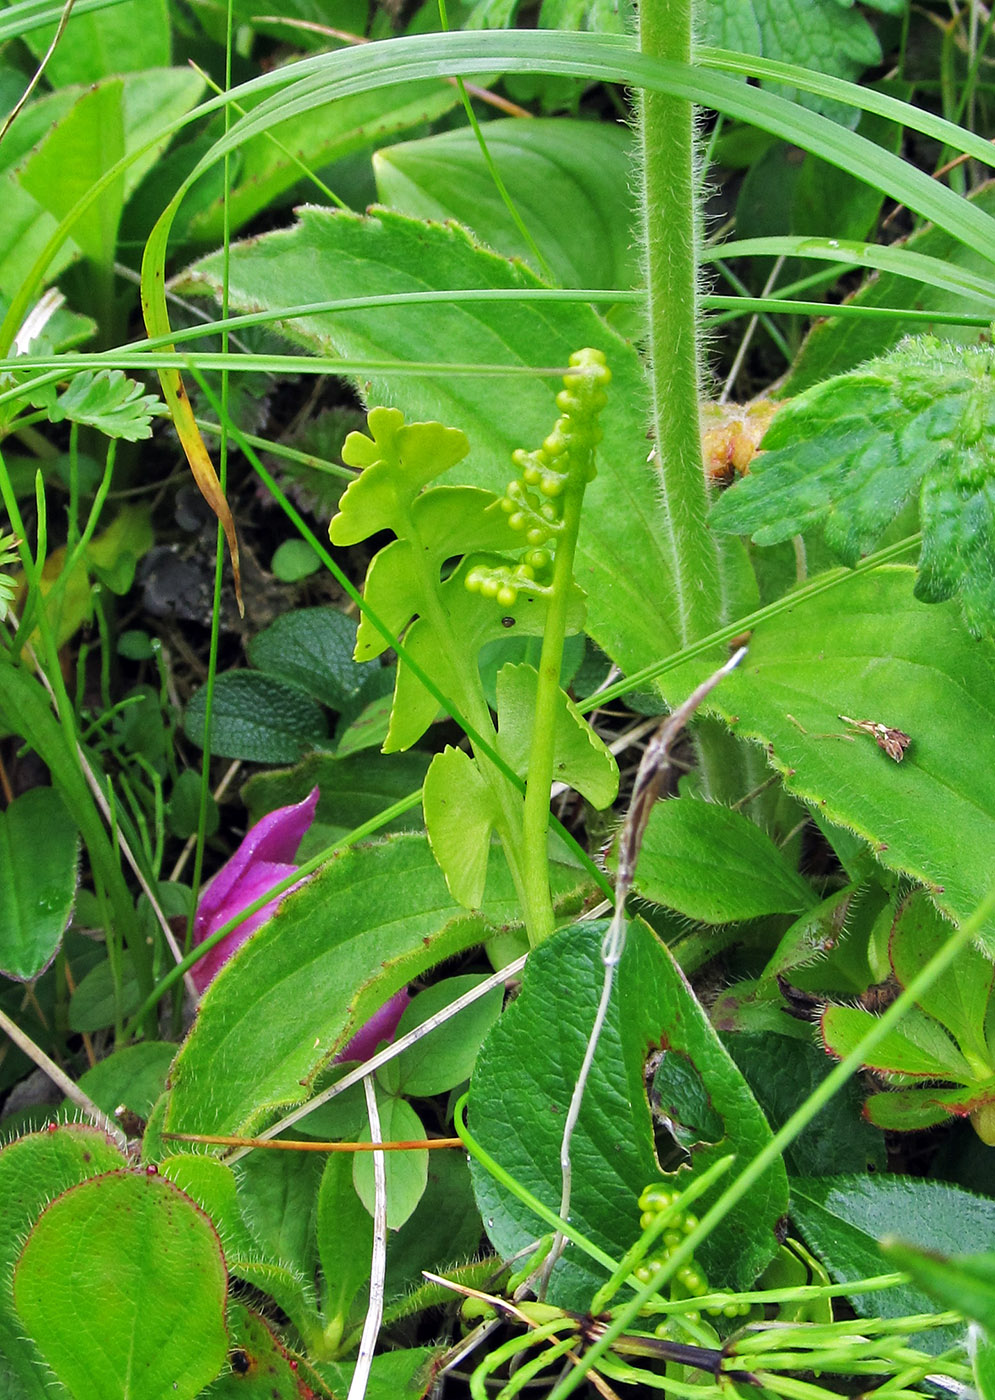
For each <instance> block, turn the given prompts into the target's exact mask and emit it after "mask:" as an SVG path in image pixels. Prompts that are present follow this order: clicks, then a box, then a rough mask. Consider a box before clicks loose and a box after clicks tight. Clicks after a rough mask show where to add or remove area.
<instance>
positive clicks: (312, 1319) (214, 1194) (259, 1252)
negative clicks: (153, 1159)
mask: <svg viewBox="0 0 995 1400" xmlns="http://www.w3.org/2000/svg"><path fill="white" fill-rule="evenodd" d="M147 1141H148V1133H146V1142H147ZM170 1146H172V1144H170ZM280 1155H283V1156H286V1155H289V1154H285V1153H284V1154H280ZM159 1169H160V1171H161V1172H162V1174H163V1175H164V1176H166V1177H168V1178H169V1180H170V1181H174V1182H175V1183H176V1185H177V1186H178V1187H179V1188H180V1190H181V1191H185V1192H186V1194H187V1195H188V1196H189V1197H190V1198H191V1199H192V1200H194V1201H196V1202H197V1204H198V1205H199V1206H200V1208H201V1209H202V1210H204V1211H206V1212H207V1214H208V1215H209V1216H210V1218H211V1221H212V1222H213V1224H214V1228H215V1229H216V1230H217V1232H218V1235H219V1236H220V1239H221V1245H222V1248H223V1249H224V1254H225V1260H226V1262H227V1264H228V1268H229V1270H230V1271H231V1273H233V1274H234V1275H236V1276H237V1277H238V1278H240V1279H242V1280H243V1281H244V1282H245V1283H248V1284H250V1285H251V1286H252V1287H253V1288H257V1289H259V1291H260V1292H261V1293H268V1294H269V1296H270V1297H271V1298H272V1299H273V1300H274V1302H275V1303H276V1304H277V1305H278V1307H280V1308H281V1309H282V1310H283V1311H284V1312H285V1313H286V1314H287V1316H288V1317H290V1318H292V1319H293V1320H294V1324H295V1326H297V1327H298V1328H299V1329H301V1330H302V1331H303V1332H306V1331H307V1329H308V1328H314V1327H317V1326H318V1325H319V1320H318V1314H317V1311H316V1306H315V1295H314V1280H313V1278H310V1279H305V1278H304V1276H303V1275H302V1274H301V1272H300V1269H299V1268H297V1267H296V1266H295V1265H293V1264H292V1263H288V1262H287V1261H286V1260H283V1259H280V1258H279V1257H278V1256H277V1255H275V1254H273V1253H272V1252H271V1251H270V1250H268V1249H267V1248H266V1247H264V1245H263V1244H261V1242H260V1240H259V1238H258V1235H257V1234H256V1233H254V1232H253V1231H252V1230H250V1228H249V1226H248V1224H247V1223H246V1219H245V1215H244V1214H243V1210H242V1201H240V1199H239V1193H238V1187H237V1184H236V1180H235V1175H234V1172H233V1171H232V1169H231V1167H229V1166H226V1165H225V1163H224V1162H220V1161H218V1160H217V1158H215V1157H206V1156H204V1155H203V1154H202V1153H198V1154H197V1155H196V1156H191V1155H189V1154H185V1155H181V1156H177V1157H167V1158H165V1159H164V1161H163V1162H162V1163H161V1164H160V1168H159ZM246 1204H247V1206H248V1208H249V1211H248V1213H249V1214H250V1216H251V1215H252V1214H253V1211H252V1202H251V1200H250V1201H248V1202H246Z"/></svg>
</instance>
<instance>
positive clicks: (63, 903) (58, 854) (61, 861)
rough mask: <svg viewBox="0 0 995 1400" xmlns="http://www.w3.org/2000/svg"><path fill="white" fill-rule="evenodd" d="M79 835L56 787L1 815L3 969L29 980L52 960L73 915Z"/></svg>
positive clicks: (7, 974)
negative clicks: (70, 916)
mask: <svg viewBox="0 0 995 1400" xmlns="http://www.w3.org/2000/svg"><path fill="white" fill-rule="evenodd" d="M78 864H79V831H78V829H77V827H76V823H75V822H74V821H73V820H72V818H71V817H70V815H69V813H68V811H67V810H66V805H65V803H64V802H63V800H62V798H61V797H60V796H59V793H58V792H57V791H56V790H55V789H54V788H47V787H39V788H34V789H32V790H31V791H30V792H26V793H24V794H23V795H22V796H21V797H17V798H15V799H14V801H13V802H11V803H10V805H9V806H8V807H7V810H6V811H5V812H0V869H2V870H3V871H4V876H3V879H2V880H0V971H2V973H3V975H4V976H5V977H14V978H16V979H17V980H18V981H21V982H27V981H30V980H31V979H33V978H35V977H37V976H38V975H39V974H40V973H41V972H42V971H43V970H44V969H45V968H46V967H47V966H48V964H49V963H50V962H51V961H52V959H53V958H54V957H55V954H56V951H57V950H58V947H59V944H60V943H61V941H62V934H63V931H64V929H65V927H66V924H67V923H68V922H69V915H70V914H71V913H72V907H73V900H74V899H75V896H76V877H77V866H78Z"/></svg>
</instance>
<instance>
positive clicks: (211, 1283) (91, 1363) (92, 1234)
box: [14, 1171, 228, 1400]
mask: <svg viewBox="0 0 995 1400" xmlns="http://www.w3.org/2000/svg"><path fill="white" fill-rule="evenodd" d="M227 1286H228V1277H227V1273H226V1271H225V1262H224V1258H223V1256H222V1253H221V1246H220V1245H219V1243H218V1237H217V1235H216V1234H215V1231H214V1227H213V1226H212V1225H211V1222H210V1221H209V1220H208V1218H207V1216H206V1215H204V1213H203V1212H202V1211H201V1210H200V1209H199V1208H198V1207H197V1206H195V1205H194V1204H193V1202H192V1201H191V1200H189V1199H188V1198H187V1197H186V1196H184V1195H183V1193H182V1192H181V1191H179V1190H177V1188H176V1187H175V1186H173V1185H172V1184H171V1183H170V1182H168V1181H166V1180H164V1179H163V1178H161V1177H158V1176H148V1175H147V1174H145V1173H141V1174H137V1173H135V1172H130V1171H122V1172H112V1173H109V1174H108V1175H106V1176H99V1177H94V1178H93V1179H92V1180H90V1181H86V1182H83V1184H82V1185H80V1186H76V1187H74V1188H73V1189H72V1190H70V1191H67V1192H65V1193H64V1194H63V1195H62V1196H59V1197H58V1199H57V1200H55V1201H53V1203H52V1204H51V1205H50V1206H49V1207H48V1209H47V1210H46V1211H45V1212H44V1214H43V1215H42V1216H41V1218H40V1220H39V1221H38V1223H37V1225H36V1226H35V1227H34V1229H33V1230H32V1231H31V1234H30V1236H29V1238H28V1242H27V1244H26V1245H25V1247H24V1250H23V1252H22V1254H21V1257H20V1260H19V1261H18V1265H17V1269H16V1271H15V1274H14V1306H15V1307H16V1309H17V1313H18V1316H19V1317H20V1319H21V1322H22V1323H23V1325H24V1327H25V1328H26V1329H27V1331H28V1332H29V1333H30V1335H31V1336H32V1337H33V1339H34V1340H35V1342H36V1343H37V1345H38V1349H39V1351H40V1352H41V1354H42V1355H43V1356H44V1358H45V1360H46V1361H47V1362H48V1364H49V1366H51V1368H52V1370H53V1371H54V1372H55V1374H56V1375H57V1376H58V1377H59V1379H60V1380H61V1381H62V1382H63V1384H64V1385H65V1386H66V1387H67V1389H68V1390H70V1391H71V1392H72V1394H73V1396H74V1397H75V1400H118V1397H120V1400H162V1397H163V1396H164V1395H169V1396H170V1397H175V1400H193V1397H194V1396H195V1395H197V1394H198V1393H199V1392H200V1391H201V1390H202V1389H203V1387H204V1386H205V1385H207V1383H208V1382H209V1381H212V1380H213V1379H214V1377H215V1376H216V1375H217V1374H218V1372H219V1371H220V1369H221V1367H222V1366H223V1365H224V1361H225V1356H226V1354H227V1349H228V1336H227V1333H226V1331H225V1320H224V1305H225V1293H226V1291H227Z"/></svg>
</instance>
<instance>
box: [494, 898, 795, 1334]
mask: <svg viewBox="0 0 995 1400" xmlns="http://www.w3.org/2000/svg"><path fill="white" fill-rule="evenodd" d="M603 933H604V925H603V924H576V925H574V926H573V927H572V928H567V929H563V930H561V931H560V932H558V933H555V934H554V935H553V936H552V937H551V938H549V939H547V940H546V942H545V943H542V944H540V946H539V947H538V948H536V949H535V950H534V951H533V953H532V955H531V957H530V959H529V962H528V965H527V967H526V969H525V974H524V979H523V983H522V990H521V992H520V993H519V996H518V997H517V998H516V1000H515V1001H514V1002H512V1004H511V1005H510V1006H509V1007H508V1009H507V1010H506V1011H505V1013H504V1014H503V1015H502V1017H501V1019H500V1020H499V1021H498V1022H497V1024H496V1025H495V1026H494V1029H493V1030H492V1031H491V1033H490V1034H489V1035H488V1037H487V1039H486V1040H485V1042H484V1044H483V1046H482V1047H481V1050H480V1053H479V1055H478V1057H477V1063H476V1067H475V1069H474V1073H473V1079H472V1083H471V1086H470V1102H469V1127H470V1131H471V1132H472V1133H473V1135H474V1137H475V1138H476V1139H477V1140H478V1142H480V1144H481V1146H483V1147H484V1148H485V1149H486V1150H487V1151H488V1152H489V1153H490V1154H491V1155H492V1156H493V1157H494V1158H495V1159H496V1160H497V1161H498V1162H499V1163H500V1164H501V1166H502V1167H503V1168H504V1169H505V1170H506V1171H508V1172H509V1173H510V1174H511V1175H512V1176H514V1177H515V1178H516V1180H518V1181H519V1182H520V1183H521V1184H522V1185H524V1186H526V1187H527V1188H528V1189H529V1190H530V1191H531V1192H532V1193H533V1194H534V1195H536V1196H538V1197H539V1198H540V1200H542V1201H543V1202H544V1203H545V1204H546V1205H547V1206H550V1207H552V1208H553V1209H554V1210H555V1209H557V1208H558V1206H559V1203H560V1192H561V1176H560V1143H561V1138H562V1135H563V1120H564V1115H565V1113H566V1111H567V1106H568V1104H569V1102H570V1096H571V1092H572V1090H573V1086H574V1083H575V1081H576V1077H577V1072H578V1069H579V1067H580V1064H581V1062H582V1060H583V1058H584V1054H585V1050H586V1047H587V1041H588V1037H589V1035H590V1031H591V1022H592V1019H593V1016H594V1007H595V1006H596V1004H597V1001H598V997H599V995H600V992H601V985H602V978H603V975H604V967H603V965H602V962H601V957H600V948H601V939H602V936H603ZM617 978H618V980H617V982H616V984H615V989H614V994H613V997H612V1000H611V1004H610V1007H609V1011H608V1016H607V1020H606V1023H605V1026H604V1030H603V1032H602V1035H601V1038H600V1041H599V1045H598V1050H597V1053H596V1054H595V1057H594V1062H593V1063H594V1069H593V1073H592V1074H591V1077H590V1079H589V1080H588V1084H587V1090H586V1093H585V1096H584V1101H583V1104H582V1106H581V1111H580V1118H579V1120H578V1123H577V1127H576V1129H575V1132H574V1136H573V1146H572V1156H573V1164H574V1167H573V1189H572V1195H571V1204H570V1219H571V1222H572V1223H573V1224H574V1225H575V1226H576V1227H577V1228H578V1229H579V1230H581V1231H582V1232H583V1233H584V1234H585V1235H586V1236H587V1237H588V1238H589V1239H590V1240H592V1241H593V1242H594V1243H595V1244H596V1245H599V1246H600V1247H601V1248H602V1249H604V1250H607V1251H608V1252H610V1253H611V1254H612V1255H613V1256H614V1257H616V1258H618V1257H621V1255H622V1253H623V1252H624V1250H626V1249H627V1248H628V1247H629V1246H630V1245H631V1244H632V1243H633V1242H634V1240H635V1239H636V1237H637V1236H638V1234H639V1207H638V1204H637V1201H638V1197H639V1195H640V1193H641V1191H642V1190H643V1188H644V1187H645V1186H647V1185H648V1184H649V1183H650V1182H652V1181H655V1180H657V1179H659V1178H661V1177H664V1176H667V1174H666V1173H663V1172H662V1171H661V1169H660V1164H659V1162H658V1160H657V1157H656V1153H655V1151H654V1134H653V1122H652V1119H651V1115H650V1109H649V1104H648V1102H647V1097H646V1085H645V1071H646V1057H647V1053H648V1050H649V1049H650V1048H655V1047H659V1048H660V1049H661V1050H663V1051H664V1052H665V1056H668V1057H669V1056H671V1055H673V1056H674V1057H675V1058H676V1059H677V1060H678V1061H679V1062H681V1063H682V1064H690V1065H693V1066H694V1068H695V1070H696V1071H697V1076H698V1080H699V1083H700V1084H701V1085H703V1086H704V1091H705V1093H706V1094H707V1097H708V1102H709V1107H710V1109H711V1111H712V1112H713V1113H715V1114H716V1115H717V1117H718V1119H719V1121H720V1124H721V1129H720V1132H719V1133H718V1135H717V1139H716V1140H715V1141H713V1142H711V1143H708V1144H703V1143H697V1144H695V1145H694V1146H693V1147H692V1149H691V1153H690V1165H689V1166H682V1167H680V1168H679V1169H678V1170H677V1171H676V1172H674V1173H671V1174H670V1175H669V1177H667V1179H668V1180H669V1181H671V1182H672V1183H673V1185H674V1189H676V1190H681V1189H683V1187H684V1185H685V1184H686V1183H687V1182H689V1181H691V1180H692V1179H693V1177H694V1176H695V1175H697V1174H698V1173H700V1172H701V1171H703V1170H704V1169H705V1168H706V1167H707V1166H709V1165H710V1164H711V1163H712V1162H714V1161H715V1160H717V1158H719V1157H721V1156H724V1155H725V1154H726V1153H728V1152H736V1153H737V1154H740V1155H741V1157H742V1160H744V1161H746V1160H750V1159H752V1158H753V1157H754V1156H755V1155H756V1153H757V1152H758V1151H759V1150H760V1148H761V1147H762V1146H763V1144H764V1143H765V1142H768V1141H769V1140H770V1130H769V1128H768V1127H767V1124H766V1122H765V1121H764V1118H763V1115H762V1114H761V1112H760V1110H759V1108H758V1107H757V1105H756V1102H755V1100H754V1099H753V1096H752V1094H751V1093H750V1091H749V1089H748V1088H747V1085H746V1081H745V1080H744V1079H743V1077H742V1075H741V1074H740V1072H739V1070H738V1069H736V1067H735V1065H734V1064H733V1062H732V1060H731V1059H730V1057H729V1055H728V1054H727V1052H726V1051H725V1050H724V1049H723V1048H722V1046H721V1044H720V1042H719V1040H718V1038H717V1036H716V1034H715V1032H714V1031H713V1030H712V1028H711V1026H710V1025H709V1023H708V1020H707V1018H706V1017H705V1015H704V1013H703V1011H702V1010H701V1007H700V1006H699V1005H698V1003H697V1001H696V1000H695V999H694V997H693V996H692V994H691V991H690V989H689V987H688V985H687V983H686V982H685V981H684V979H683V977H682V976H681V974H680V972H679V971H678V969H677V967H676V964H675V963H674V962H673V960H672V958H671V956H670V954H669V953H668V951H667V949H666V947H665V946H664V945H663V944H661V943H660V942H659V941H658V940H657V938H656V936H655V935H654V934H653V933H652V931H651V930H650V929H649V928H648V927H647V926H646V925H645V924H644V923H642V922H641V921H639V920H636V921H633V922H632V923H630V925H629V934H628V942H627V946H626V949H625V953H624V955H623V957H622V961H621V963H620V964H619V967H618V973H617ZM551 1026H553V1027H555V1029H556V1047H557V1048H556V1054H555V1055H546V1054H542V1055H537V1054H536V1046H537V1045H545V1044H548V1042H549V1037H550V1027H551ZM688 1107H689V1106H688V1105H687V1104H686V1103H671V1104H669V1105H668V1108H669V1110H670V1116H671V1117H672V1118H673V1119H674V1120H675V1121H676V1122H678V1123H679V1122H681V1121H683V1119H682V1117H681V1115H682V1114H683V1113H685V1111H686V1110H687V1109H688ZM606 1148H608V1149H609V1150H606ZM471 1169H472V1171H473V1176H474V1189H475V1190H476V1193H477V1201H478V1204H479V1206H480V1211H481V1215H482V1217H483V1219H484V1224H485V1227H486V1229H487V1233H488V1235H489V1237H490V1239H491V1241H492V1243H493V1244H494V1246H495V1248H496V1249H497V1250H498V1252H499V1253H500V1254H502V1256H504V1257H505V1258H507V1257H510V1256H511V1255H512V1254H514V1253H515V1252H516V1251H517V1250H519V1249H522V1248H524V1247H525V1246H526V1245H528V1244H529V1243H530V1242H532V1241H534V1240H535V1239H536V1238H537V1237H538V1236H539V1235H541V1234H542V1233H543V1232H544V1230H545V1228H546V1227H545V1226H544V1225H543V1223H542V1222H541V1221H539V1220H537V1218H536V1217H535V1216H533V1215H532V1213H531V1211H530V1210H529V1209H528V1207H527V1206H525V1205H523V1204H522V1203H521V1202H519V1201H518V1200H517V1198H515V1197H513V1196H511V1195H510V1193H508V1192H507V1191H506V1190H505V1189H504V1187H503V1186H501V1185H500V1184H499V1183H497V1182H496V1181H494V1180H492V1178H491V1177H490V1176H489V1175H488V1174H487V1173H486V1172H485V1171H484V1170H483V1169H482V1168H481V1167H480V1166H479V1165H478V1164H477V1163H475V1162H474V1163H472V1164H471ZM719 1191H721V1183H720V1185H719V1187H718V1188H717V1190H716V1194H718V1192H719ZM708 1199H709V1198H708V1197H706V1198H705V1200H706V1201H707V1200H708ZM699 1204H700V1205H701V1209H702V1213H703V1212H704V1210H705V1209H707V1206H706V1205H705V1204H702V1203H699ZM785 1207H786V1178H785V1176H784V1169H783V1167H782V1166H781V1164H780V1162H778V1163H777V1164H776V1165H775V1166H772V1167H771V1168H770V1169H769V1170H768V1172H767V1173H765V1175H764V1176H763V1177H762V1178H761V1179H760V1180H759V1181H758V1182H757V1183H756V1185H755V1187H754V1189H753V1191H752V1192H751V1195H750V1199H749V1203H748V1204H746V1203H744V1204H743V1205H742V1206H740V1207H739V1208H737V1209H734V1210H733V1212H732V1213H731V1214H730V1215H729V1216H727V1217H726V1219H725V1221H724V1222H723V1223H722V1225H720V1226H719V1227H718V1228H717V1229H716V1231H715V1233H714V1234H713V1235H711V1236H710V1237H709V1239H708V1240H707V1241H706V1242H705V1243H704V1244H703V1245H702V1248H701V1251H700V1253H699V1256H698V1257H699V1258H700V1261H701V1264H702V1266H703V1267H704V1269H705V1270H706V1272H707V1273H708V1275H709V1278H710V1281H711V1282H712V1283H714V1284H716V1285H721V1284H726V1283H728V1284H731V1285H733V1286H746V1285H747V1284H748V1283H752V1281H753V1280H754V1279H755V1277H756V1275H757V1274H758V1273H759V1272H760V1271H761V1270H762V1269H763V1268H764V1266H765V1265H766V1264H767V1263H768V1262H769V1260H770V1259H771V1257H772V1256H773V1253H774V1249H775V1247H776V1246H775V1237H774V1228H775V1222H776V1221H777V1219H778V1218H779V1217H780V1216H781V1215H782V1214H783V1212H784V1210H785ZM602 1282H604V1276H603V1274H602V1273H601V1272H600V1270H599V1268H598V1266H597V1265H596V1264H594V1263H593V1262H592V1261H590V1260H588V1258H587V1256H586V1255H585V1254H583V1253H582V1252H581V1251H580V1250H579V1249H571V1250H568V1251H567V1254H566V1255H565V1257H564V1258H563V1259H562V1260H561V1261H560V1263H559V1264H557V1266H556V1269H555V1270H554V1272H553V1276H552V1280H551V1287H550V1293H549V1296H550V1299H551V1300H554V1301H556V1302H557V1303H558V1304H561V1305H562V1306H565V1307H577V1308H585V1307H589V1306H590V1301H591V1295H592V1293H593V1291H594V1289H596V1288H597V1287H598V1286H599V1285H600V1284H601V1283H602Z"/></svg>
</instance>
